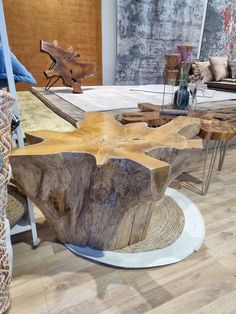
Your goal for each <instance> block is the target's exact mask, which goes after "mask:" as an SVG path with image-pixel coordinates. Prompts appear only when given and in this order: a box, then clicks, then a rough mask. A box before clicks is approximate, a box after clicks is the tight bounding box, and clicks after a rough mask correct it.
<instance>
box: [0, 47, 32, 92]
mask: <svg viewBox="0 0 236 314" xmlns="http://www.w3.org/2000/svg"><path fill="white" fill-rule="evenodd" d="M11 62H12V68H13V74H14V80H15V82H16V83H18V82H25V83H30V84H32V85H35V84H36V81H35V79H34V77H33V76H32V74H31V73H30V72H28V71H27V70H26V68H25V67H24V66H23V64H21V63H20V61H19V60H18V59H17V58H16V56H15V55H14V54H13V53H12V52H11ZM7 85H8V82H7V74H6V67H5V63H4V56H3V50H2V46H0V87H6V86H7Z"/></svg>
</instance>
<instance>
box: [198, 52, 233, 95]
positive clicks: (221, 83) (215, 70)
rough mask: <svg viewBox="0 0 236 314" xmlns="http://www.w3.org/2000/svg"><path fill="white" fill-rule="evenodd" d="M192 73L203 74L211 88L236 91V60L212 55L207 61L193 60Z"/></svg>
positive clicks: (204, 79) (204, 81)
mask: <svg viewBox="0 0 236 314" xmlns="http://www.w3.org/2000/svg"><path fill="white" fill-rule="evenodd" d="M192 74H193V76H199V75H201V76H202V77H203V83H205V84H207V87H208V88H210V89H216V90H223V91H232V92H235V91H236V60H229V59H228V58H227V57H210V58H209V60H207V61H193V62H192Z"/></svg>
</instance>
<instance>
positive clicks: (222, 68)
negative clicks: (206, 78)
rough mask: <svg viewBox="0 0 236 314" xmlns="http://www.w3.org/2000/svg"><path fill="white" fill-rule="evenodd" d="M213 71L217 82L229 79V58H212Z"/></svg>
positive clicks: (210, 59)
mask: <svg viewBox="0 0 236 314" xmlns="http://www.w3.org/2000/svg"><path fill="white" fill-rule="evenodd" d="M209 61H210V65H211V71H212V74H213V76H214V78H215V80H216V81H220V80H223V79H225V78H226V77H229V71H228V58H227V57H210V58H209Z"/></svg>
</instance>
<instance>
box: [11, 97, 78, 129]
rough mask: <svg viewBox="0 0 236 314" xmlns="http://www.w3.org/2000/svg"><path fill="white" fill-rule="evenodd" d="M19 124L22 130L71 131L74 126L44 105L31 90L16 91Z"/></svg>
mask: <svg viewBox="0 0 236 314" xmlns="http://www.w3.org/2000/svg"><path fill="white" fill-rule="evenodd" d="M17 95H18V104H19V109H20V119H21V125H22V128H23V131H24V132H31V131H39V130H51V131H72V130H74V127H73V126H72V125H71V124H70V123H69V122H67V121H66V120H64V119H62V118H61V117H60V116H58V115H57V114H56V113H54V112H53V111H52V110H51V109H50V108H48V107H47V106H45V104H44V103H42V102H41V101H40V100H39V99H38V98H37V97H35V96H34V95H33V94H32V93H31V92H18V93H17Z"/></svg>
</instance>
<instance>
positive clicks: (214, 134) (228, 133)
mask: <svg viewBox="0 0 236 314" xmlns="http://www.w3.org/2000/svg"><path fill="white" fill-rule="evenodd" d="M235 134H236V130H235V129H234V128H233V127H231V126H230V125H228V124H227V123H223V122H220V121H215V120H202V123H201V128H200V133H199V136H200V137H201V138H202V139H203V140H205V141H206V148H205V157H204V165H203V177H202V188H201V194H202V195H206V193H207V192H208V189H209V185H210V182H211V177H212V173H213V169H214V165H215V162H216V159H217V155H218V153H219V164H218V170H219V171H221V169H222V166H223V163H224V158H225V154H226V151H227V148H228V144H229V141H230V140H231V139H232V138H233V137H234V136H235ZM210 142H213V143H214V146H213V150H212V153H211V159H210V164H209V166H208V169H207V157H208V153H209V144H210Z"/></svg>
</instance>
